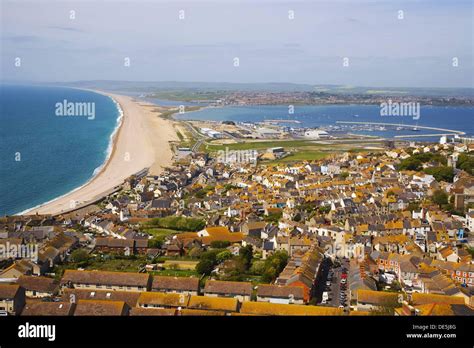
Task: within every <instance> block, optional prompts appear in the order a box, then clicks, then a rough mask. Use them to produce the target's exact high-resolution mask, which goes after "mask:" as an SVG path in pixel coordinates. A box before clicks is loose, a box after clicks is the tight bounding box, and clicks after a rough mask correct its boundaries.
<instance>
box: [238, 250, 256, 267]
mask: <svg viewBox="0 0 474 348" xmlns="http://www.w3.org/2000/svg"><path fill="white" fill-rule="evenodd" d="M239 255H240V258H241V259H242V261H243V263H244V266H245V269H246V270H247V269H249V268H250V264H251V262H252V258H253V247H252V246H251V245H250V244H249V245H247V246H244V247H241V248H240V250H239Z"/></svg>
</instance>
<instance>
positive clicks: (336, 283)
mask: <svg viewBox="0 0 474 348" xmlns="http://www.w3.org/2000/svg"><path fill="white" fill-rule="evenodd" d="M321 267H323V268H322V271H321V281H320V282H319V284H317V287H316V289H315V293H314V297H315V298H316V301H317V303H318V305H322V306H329V307H339V306H340V305H341V300H340V295H341V288H340V284H341V275H342V267H345V268H346V269H349V262H348V261H347V260H343V261H341V265H340V266H336V265H334V264H333V263H332V262H328V263H327V264H323V265H321ZM331 270H332V272H333V276H332V279H331V284H330V285H329V287H328V286H327V285H326V282H327V281H328V274H329V272H330V271H331ZM324 291H326V292H328V293H329V298H330V299H331V300H330V301H328V302H327V303H325V304H322V303H321V301H322V293H323V292H324ZM345 294H346V296H348V291H347V290H345ZM348 305H349V302H348V301H347V302H346V308H348Z"/></svg>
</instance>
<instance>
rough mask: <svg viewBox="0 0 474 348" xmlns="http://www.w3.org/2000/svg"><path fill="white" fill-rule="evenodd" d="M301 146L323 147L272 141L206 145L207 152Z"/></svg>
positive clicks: (305, 142) (305, 143)
mask: <svg viewBox="0 0 474 348" xmlns="http://www.w3.org/2000/svg"><path fill="white" fill-rule="evenodd" d="M302 146H317V147H324V146H325V145H318V144H315V143H314V142H312V141H309V140H272V141H246V142H244V143H235V144H224V145H214V144H206V148H207V150H208V151H209V152H212V151H219V150H225V149H226V148H227V149H229V150H263V149H268V148H271V147H284V148H289V147H302Z"/></svg>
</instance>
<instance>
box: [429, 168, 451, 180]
mask: <svg viewBox="0 0 474 348" xmlns="http://www.w3.org/2000/svg"><path fill="white" fill-rule="evenodd" d="M425 173H426V174H429V175H433V177H434V178H435V179H436V181H446V182H453V178H454V170H453V168H451V167H444V166H443V167H432V168H426V169H425Z"/></svg>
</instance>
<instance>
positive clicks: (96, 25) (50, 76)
mask: <svg viewBox="0 0 474 348" xmlns="http://www.w3.org/2000/svg"><path fill="white" fill-rule="evenodd" d="M0 3H1V36H0V43H1V46H0V48H1V74H0V80H2V81H38V82H41V81H44V82H62V81H78V80H127V81H206V82H243V83H252V82H292V83H308V84H338V85H350V86H380V87H384V86H385V87H474V78H473V76H474V59H473V56H474V43H473V42H474V40H473V32H474V19H473V18H474V10H473V7H474V5H473V4H474V2H473V1H471V0H466V1H465V0H419V1H417V0H409V1H400V0H377V1H376V0H370V1H369V0H345V1H344V0H331V1H328V0H314V1H291V2H290V1H278V0H275V1H258V0H254V1H244V0H235V1H226V0H222V1H199V0H195V1H187V2H180V1H151V0H135V1H113V0H108V1H107V0H102V1H99V0H84V1H80V2H78V1H66V0H62V1H61V0H57V1H51V0H49V1H42V0H36V1H23V0H15V1H13V0H0ZM71 11H74V13H72V12H71ZM182 11H184V12H182ZM291 11H292V12H291ZM400 11H402V12H400ZM292 14H293V16H291V15H292ZM180 15H181V18H180ZM183 15H184V18H182V17H183ZM18 58H20V59H19V60H18ZM236 58H238V66H235V65H236V64H235V63H236V62H237V59H236ZM128 63H129V64H128ZM344 63H346V64H344ZM453 63H454V64H453ZM18 65H19V66H18ZM453 65H454V66H453Z"/></svg>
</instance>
